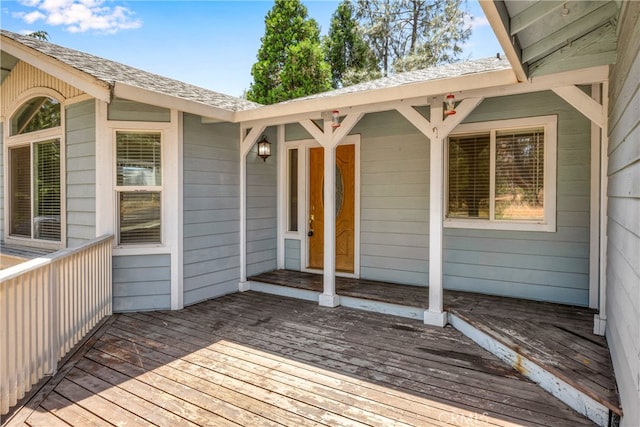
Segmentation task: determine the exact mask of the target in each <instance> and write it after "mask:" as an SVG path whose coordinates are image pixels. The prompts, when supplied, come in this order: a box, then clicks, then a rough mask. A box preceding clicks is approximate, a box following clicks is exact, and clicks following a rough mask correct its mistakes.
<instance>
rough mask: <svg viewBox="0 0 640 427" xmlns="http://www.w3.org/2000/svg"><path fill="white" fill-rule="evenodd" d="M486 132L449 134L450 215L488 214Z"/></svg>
mask: <svg viewBox="0 0 640 427" xmlns="http://www.w3.org/2000/svg"><path fill="white" fill-rule="evenodd" d="M490 141H491V138H490V134H489V133H482V134H477V135H462V136H455V137H450V138H449V180H448V182H449V204H448V209H449V212H448V216H449V217H451V218H489V197H490V192H489V187H490V166H491V165H490V158H491V147H490Z"/></svg>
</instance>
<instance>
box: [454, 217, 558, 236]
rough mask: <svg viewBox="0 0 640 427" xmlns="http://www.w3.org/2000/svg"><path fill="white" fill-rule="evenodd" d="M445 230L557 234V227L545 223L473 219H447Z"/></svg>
mask: <svg viewBox="0 0 640 427" xmlns="http://www.w3.org/2000/svg"><path fill="white" fill-rule="evenodd" d="M443 227H444V228H467V229H476V230H501V231H538V232H545V233H555V232H556V225H555V223H554V224H549V223H543V222H533V221H532V222H515V221H489V220H482V219H478V220H473V219H452V218H449V219H445V220H444V221H443Z"/></svg>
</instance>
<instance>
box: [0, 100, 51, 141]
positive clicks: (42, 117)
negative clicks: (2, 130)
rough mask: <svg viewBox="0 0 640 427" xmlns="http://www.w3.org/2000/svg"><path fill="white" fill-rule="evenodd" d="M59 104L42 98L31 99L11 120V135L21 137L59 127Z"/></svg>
mask: <svg viewBox="0 0 640 427" xmlns="http://www.w3.org/2000/svg"><path fill="white" fill-rule="evenodd" d="M60 122H61V120H60V103H59V102H58V101H56V100H55V99H53V98H47V97H44V96H41V97H38V98H33V99H31V100H29V101H27V102H25V103H24V104H22V106H21V107H20V108H19V109H18V111H16V113H15V114H14V115H13V117H12V119H11V135H22V134H25V133H29V132H35V131H38V130H43V129H51V128H55V127H58V126H60Z"/></svg>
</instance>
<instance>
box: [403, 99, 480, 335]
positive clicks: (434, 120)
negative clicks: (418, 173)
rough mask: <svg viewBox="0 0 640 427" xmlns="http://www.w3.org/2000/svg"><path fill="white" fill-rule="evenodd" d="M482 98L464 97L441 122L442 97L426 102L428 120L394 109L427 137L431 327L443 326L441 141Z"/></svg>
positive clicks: (427, 320) (428, 317) (409, 110)
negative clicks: (453, 113)
mask: <svg viewBox="0 0 640 427" xmlns="http://www.w3.org/2000/svg"><path fill="white" fill-rule="evenodd" d="M482 99H483V98H482V97H475V98H467V99H464V100H463V101H462V102H461V103H460V104H458V105H457V106H456V114H455V115H453V116H449V117H448V118H447V119H446V120H444V119H443V98H442V97H441V96H438V97H433V98H432V99H431V100H430V104H429V105H430V120H427V119H426V118H425V117H423V116H422V115H421V114H420V113H418V111H417V110H415V109H414V108H413V107H412V106H410V105H405V104H402V103H400V104H398V105H396V106H395V109H396V110H397V111H398V112H399V113H400V114H402V115H403V116H404V117H405V118H406V119H407V120H408V121H409V122H410V123H411V124H413V125H414V126H415V127H416V128H417V129H418V130H420V132H422V133H423V134H424V135H425V136H426V137H427V138H429V150H430V152H429V162H430V164H429V166H430V168H429V174H430V176H429V309H428V310H426V311H425V312H424V323H426V324H428V325H434V326H444V325H446V324H447V313H445V312H444V304H443V301H444V299H443V283H442V259H443V257H442V251H443V245H442V241H443V230H442V226H443V220H444V141H445V139H446V138H447V137H448V136H449V134H450V133H451V131H453V129H454V128H455V127H456V126H457V125H458V124H460V122H462V120H464V118H465V117H467V116H468V115H469V114H470V113H471V112H472V111H473V110H474V109H475V108H476V107H477V106H478V105H479V104H480V103H481V102H482Z"/></svg>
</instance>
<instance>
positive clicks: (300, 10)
mask: <svg viewBox="0 0 640 427" xmlns="http://www.w3.org/2000/svg"><path fill="white" fill-rule="evenodd" d="M257 59H258V61H257V62H256V63H255V64H254V65H253V67H252V69H251V75H252V76H253V83H252V84H251V87H250V89H249V91H248V92H247V98H248V99H249V100H251V101H255V102H259V103H261V104H274V103H277V102H281V101H285V100H288V99H292V98H296V97H300V96H305V95H311V94H314V93H319V92H323V91H326V90H329V89H330V88H331V69H330V67H329V66H328V64H327V63H326V62H325V61H324V58H323V55H322V51H321V48H320V29H319V28H318V23H317V22H316V21H315V20H313V19H309V18H308V17H307V8H306V7H305V6H303V5H302V4H301V3H300V0H276V1H275V4H274V6H273V8H272V9H271V10H270V11H269V12H268V13H267V16H266V17H265V34H264V36H263V37H262V46H261V47H260V50H259V51H258V58H257Z"/></svg>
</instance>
